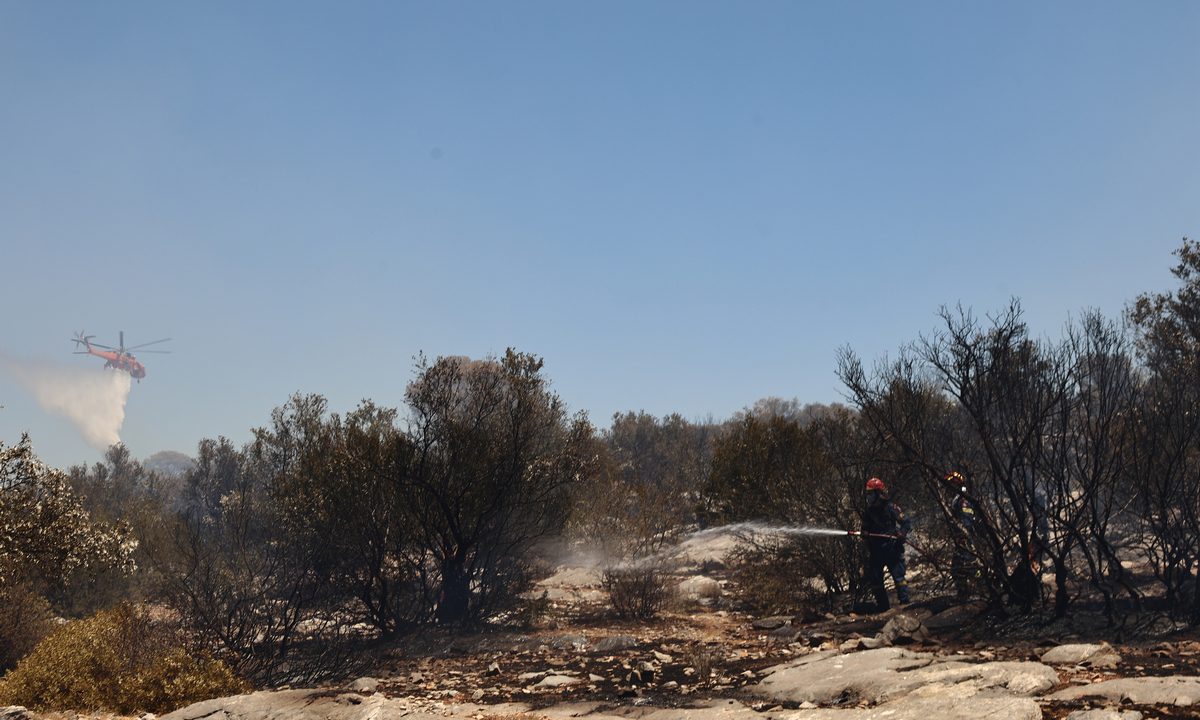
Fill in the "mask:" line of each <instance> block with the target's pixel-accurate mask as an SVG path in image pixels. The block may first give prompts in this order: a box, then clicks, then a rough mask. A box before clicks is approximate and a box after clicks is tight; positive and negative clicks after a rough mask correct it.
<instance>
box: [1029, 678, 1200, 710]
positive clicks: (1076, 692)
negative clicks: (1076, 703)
mask: <svg viewBox="0 0 1200 720" xmlns="http://www.w3.org/2000/svg"><path fill="white" fill-rule="evenodd" d="M1049 698H1050V699H1051V700H1082V699H1084V698H1100V699H1104V700H1110V701H1112V702H1113V703H1120V702H1131V703H1134V704H1136V705H1195V704H1197V703H1200V677H1196V676H1194V675H1187V676H1177V677H1139V678H1119V679H1116V680H1105V681H1103V682H1098V683H1092V684H1091V685H1077V686H1074V687H1069V688H1064V689H1062V690H1059V691H1058V692H1056V693H1054V694H1053V695H1050V696H1049Z"/></svg>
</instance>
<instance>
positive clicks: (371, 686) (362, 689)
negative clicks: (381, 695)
mask: <svg viewBox="0 0 1200 720" xmlns="http://www.w3.org/2000/svg"><path fill="white" fill-rule="evenodd" d="M378 689H379V681H378V680H376V679H375V678H373V677H360V678H359V679H357V680H355V681H354V682H352V683H350V690H351V691H352V692H356V693H366V694H368V695H370V694H371V693H373V692H375V691H376V690H378Z"/></svg>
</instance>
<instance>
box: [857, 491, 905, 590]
mask: <svg viewBox="0 0 1200 720" xmlns="http://www.w3.org/2000/svg"><path fill="white" fill-rule="evenodd" d="M911 529H912V525H911V523H909V521H908V518H906V517H904V511H903V510H901V509H900V506H899V505H897V504H896V503H894V502H892V501H891V500H889V499H888V493H887V486H886V485H884V484H883V481H882V480H880V479H879V478H871V479H870V480H868V481H867V487H866V508H865V509H864V510H863V522H862V531H863V537H864V538H865V539H866V541H867V583H868V584H869V585H870V586H871V590H872V591H873V592H874V593H875V607H876V610H877V611H879V612H883V611H885V610H887V609H888V608H889V607H891V604H890V603H889V602H888V594H887V588H886V587H884V585H883V569H884V568H885V567H886V568H887V570H888V572H889V573H891V575H892V582H893V583H895V585H896V597H897V599H898V600H899V601H900V604H901V605H905V604H907V603H908V600H909V597H908V583H906V582H905V580H904V539H905V537H906V536H907V535H908V532H909V530H911Z"/></svg>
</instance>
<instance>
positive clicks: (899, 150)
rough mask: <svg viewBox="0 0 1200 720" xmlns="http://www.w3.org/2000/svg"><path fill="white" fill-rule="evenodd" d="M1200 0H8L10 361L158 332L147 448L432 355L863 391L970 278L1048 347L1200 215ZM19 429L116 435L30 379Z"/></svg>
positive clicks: (649, 376)
mask: <svg viewBox="0 0 1200 720" xmlns="http://www.w3.org/2000/svg"><path fill="white" fill-rule="evenodd" d="M1198 36H1200V3H1196V2H1190V1H1188V2H1182V1H1180V2H1170V1H1164V2H1155V3H1139V2H1119V3H1117V2H1094V1H1091V0H1089V1H1087V2H1065V1H1064V2H1052V3H1046V2H960V1H959V0H952V1H948V2H878V3H867V2H856V1H853V0H852V1H850V2H833V1H829V2H817V1H816V0H811V1H805V2H793V1H789V2H770V1H767V0H761V1H756V2H750V3H747V2H734V1H732V0H730V1H728V2H719V3H714V2H698V1H696V0H687V1H684V2H645V1H644V0H636V1H628V2H624V1H605V2H591V3H585V2H560V1H558V0H546V1H545V2H530V1H522V0H515V1H513V2H478V3H470V4H467V3H458V2H436V3H417V2H399V1H390V0H389V1H388V2H378V3H371V2H362V1H356V2H349V3H343V2H319V3H306V2H297V1H296V0H287V1H286V2H285V1H279V2H267V1H265V0H263V1H257V2H249V3H247V2H193V3H178V2H168V3H164V2H158V1H157V0H156V1H153V2H105V3H97V2H55V1H49V2H40V1H35V0H23V1H17V0H0V149H2V153H0V249H2V253H3V254H2V258H3V268H4V273H3V282H2V283H0V299H2V300H3V303H4V308H5V312H4V322H3V326H2V332H0V353H3V354H4V355H5V356H7V357H10V358H11V357H16V358H20V359H21V361H22V362H55V363H62V364H77V365H80V366H83V367H95V369H96V372H100V369H99V366H100V365H102V362H101V361H98V360H96V359H95V358H88V357H83V356H75V355H71V354H69V353H70V351H71V349H72V348H71V343H70V342H69V338H70V337H71V335H72V333H73V332H75V331H77V330H80V329H86V330H87V331H88V332H91V333H96V334H97V336H98V338H97V339H98V340H100V341H101V342H107V343H109V344H116V340H117V332H118V331H119V330H124V331H125V334H126V341H127V343H130V344H136V343H138V342H146V341H149V340H154V339H158V338H160V337H166V336H170V337H172V338H173V340H172V342H170V343H167V344H166V345H167V346H168V347H169V349H170V350H172V354H170V355H146V356H143V357H142V358H141V359H142V360H144V361H146V363H147V366H148V368H149V370H148V377H147V379H146V380H144V381H142V382H141V383H140V384H135V385H134V387H133V390H132V393H131V395H130V398H129V402H128V407H127V417H126V420H125V425H124V429H123V432H122V435H121V436H122V438H123V439H124V441H125V442H126V443H127V444H128V445H129V447H130V449H131V450H132V451H133V453H134V455H135V456H136V457H143V458H144V457H146V456H148V455H150V454H151V453H153V452H155V451H158V450H179V451H182V452H187V453H192V452H194V450H195V446H196V443H197V442H198V441H199V440H200V439H201V438H204V437H216V436H219V435H225V436H227V437H230V438H233V439H234V440H237V441H244V440H246V439H248V438H249V434H250V433H249V431H250V428H251V427H254V426H258V425H263V424H265V423H266V421H267V420H268V417H269V413H270V410H271V409H272V408H273V407H275V406H277V405H280V404H282V403H283V402H284V401H286V399H287V398H288V396H289V395H290V394H291V393H293V392H296V391H303V392H317V393H322V394H324V395H326V396H327V397H328V398H329V400H330V404H331V406H332V408H333V409H334V410H336V411H339V412H342V411H346V410H349V409H351V408H352V407H353V406H354V405H355V404H356V403H357V402H358V400H359V399H361V398H364V397H369V398H371V399H373V400H375V401H376V402H377V403H380V404H383V405H387V406H400V405H401V404H402V403H403V393H404V387H405V384H406V383H407V382H408V381H409V380H410V379H411V377H412V366H413V357H414V355H416V353H418V352H419V351H424V352H425V353H426V354H428V355H430V356H438V355H469V356H472V357H479V356H483V355H486V354H489V353H493V354H495V353H502V352H503V351H504V349H505V348H506V347H508V346H515V347H516V348H518V349H520V350H524V351H529V352H533V353H537V354H539V355H541V356H543V357H544V358H545V360H546V373H547V374H548V376H549V377H550V378H551V379H552V381H553V384H554V388H555V389H556V390H557V391H558V393H559V394H560V395H561V396H562V397H563V399H564V400H565V401H566V402H567V404H568V405H569V406H570V408H571V409H573V410H579V409H582V410H587V411H588V412H589V413H590V414H591V416H592V418H593V420H595V421H596V422H597V423H598V424H600V425H607V423H608V420H609V417H610V416H611V414H612V413H614V412H616V411H624V410H638V409H644V410H646V411H647V412H650V413H653V414H656V415H662V414H666V413H669V412H680V413H682V414H683V415H684V416H686V417H689V418H703V417H706V416H710V415H711V416H712V417H714V418H717V419H721V418H724V417H727V416H728V415H730V414H731V413H732V412H734V411H736V410H737V409H739V408H741V407H744V406H746V405H749V404H751V403H753V402H754V401H755V400H756V399H758V398H760V397H764V396H768V395H778V396H782V397H788V398H791V397H796V398H798V399H800V400H801V401H804V402H832V401H837V400H839V399H840V398H841V395H840V388H839V386H838V383H837V380H836V377H835V375H834V370H835V353H836V351H837V349H838V348H839V347H842V346H847V345H848V346H850V347H852V348H854V349H855V350H857V351H858V352H859V353H860V354H862V355H864V356H865V357H867V358H874V357H878V356H880V355H882V354H884V353H889V352H890V353H894V352H895V350H896V349H897V348H898V347H899V346H900V345H901V344H903V343H905V342H907V341H910V340H912V339H915V338H916V337H917V336H918V335H919V334H920V333H922V332H928V331H930V330H932V329H933V328H935V327H936V323H937V321H936V317H935V313H936V311H937V309H938V307H939V306H940V305H942V304H954V303H958V302H961V303H963V304H965V305H969V306H971V307H974V308H975V309H976V310H979V311H981V312H986V311H990V310H995V309H998V308H1000V307H1002V306H1003V305H1004V304H1005V303H1006V301H1007V299H1008V298H1009V297H1012V296H1016V297H1019V298H1020V299H1021V300H1022V302H1023V305H1024V307H1025V309H1026V311H1027V315H1028V318H1029V320H1030V322H1031V325H1032V326H1033V327H1034V329H1035V330H1036V331H1037V332H1038V333H1039V334H1047V335H1051V336H1055V337H1057V336H1058V335H1059V332H1060V329H1061V327H1062V325H1063V323H1064V322H1065V321H1066V320H1067V318H1068V316H1070V315H1071V314H1078V312H1079V311H1080V310H1081V309H1083V308H1087V307H1098V308H1100V309H1101V310H1103V311H1104V312H1106V313H1108V314H1110V315H1116V314H1118V313H1120V311H1121V310H1122V308H1123V307H1124V306H1125V304H1126V303H1127V302H1128V301H1129V300H1131V299H1132V298H1133V297H1134V296H1136V295H1137V294H1138V293H1140V292H1143V291H1147V290H1163V289H1166V288H1169V287H1171V286H1172V278H1171V276H1170V273H1169V268H1170V267H1171V265H1172V264H1173V261H1174V259H1173V257H1172V256H1171V251H1172V250H1173V249H1174V248H1176V247H1177V246H1178V245H1179V241H1180V238H1181V237H1182V236H1184V235H1190V236H1195V235H1196V234H1197V228H1198V227H1200V223H1198V221H1200V131H1198V129H1197V127H1198V126H1197V122H1198V118H1200V60H1197V55H1196V38H1197V37H1198ZM0 404H2V405H3V406H4V408H3V409H2V410H0V441H3V442H5V443H12V442H15V441H16V440H17V438H18V437H19V436H20V433H21V432H23V431H29V432H30V433H31V435H32V438H33V442H34V446H35V449H36V450H37V451H38V452H39V454H41V455H42V456H43V458H45V459H46V460H47V461H49V462H51V463H53V464H57V465H63V466H65V465H67V464H71V463H78V462H92V461H95V460H97V459H99V456H100V454H99V453H98V452H97V451H96V450H94V449H92V448H91V447H89V446H88V445H87V444H86V443H85V442H84V441H83V439H82V437H81V435H80V434H79V432H78V431H77V430H76V429H75V428H74V427H73V426H72V425H71V424H70V423H69V422H67V421H66V420H65V419H63V418H61V417H57V416H54V415H49V414H47V413H46V412H44V411H43V410H42V409H41V408H40V407H39V406H38V405H37V404H36V403H35V402H34V401H33V399H32V397H31V396H30V395H29V394H28V393H27V392H26V391H25V390H24V389H23V387H22V386H21V385H19V384H18V383H16V382H15V381H14V380H13V378H12V377H11V376H10V375H9V374H7V373H6V374H0Z"/></svg>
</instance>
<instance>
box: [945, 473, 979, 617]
mask: <svg viewBox="0 0 1200 720" xmlns="http://www.w3.org/2000/svg"><path fill="white" fill-rule="evenodd" d="M946 482H947V483H949V484H950V485H951V486H953V487H954V491H955V495H954V499H952V500H951V501H950V506H949V507H950V518H951V520H953V534H952V539H953V542H954V555H953V556H952V557H951V558H950V576H951V577H952V578H954V593H955V595H956V596H957V597H958V599H959V600H965V599H966V598H968V597H970V596H971V595H972V594H974V593H977V592H979V589H980V588H979V582H980V578H981V577H982V567H981V566H980V564H979V558H978V557H977V556H976V554H975V536H976V533H977V532H978V529H979V523H981V522H982V518H980V517H979V515H978V514H977V513H976V512H975V504H974V503H972V502H971V498H969V497H968V496H967V479H966V478H965V477H963V474H962V473H960V472H958V471H957V470H955V471H951V472H950V473H948V474H947V475H946Z"/></svg>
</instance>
